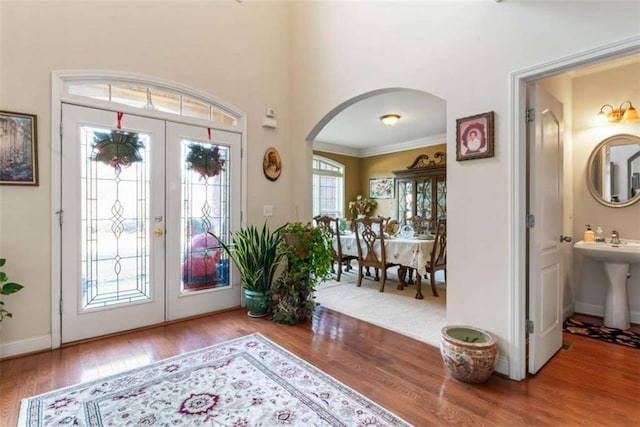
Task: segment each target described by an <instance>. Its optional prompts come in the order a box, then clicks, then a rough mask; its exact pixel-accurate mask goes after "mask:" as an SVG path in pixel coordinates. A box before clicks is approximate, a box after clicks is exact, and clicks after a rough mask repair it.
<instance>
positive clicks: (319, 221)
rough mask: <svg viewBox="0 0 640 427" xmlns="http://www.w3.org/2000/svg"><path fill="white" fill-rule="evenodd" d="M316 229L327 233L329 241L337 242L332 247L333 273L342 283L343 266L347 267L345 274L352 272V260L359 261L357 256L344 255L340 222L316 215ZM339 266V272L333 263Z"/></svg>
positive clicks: (336, 219)
mask: <svg viewBox="0 0 640 427" xmlns="http://www.w3.org/2000/svg"><path fill="white" fill-rule="evenodd" d="M313 219H314V220H315V222H316V227H320V229H321V230H322V231H323V232H324V233H325V235H326V236H327V238H328V239H329V241H331V242H335V243H334V244H332V245H331V272H332V273H335V274H336V280H337V281H338V282H339V281H340V276H341V275H342V265H343V264H344V265H345V272H346V271H349V270H351V268H352V267H351V264H350V261H351V260H356V259H358V257H357V256H353V255H344V254H343V253H342V242H341V241H340V220H339V219H338V218H332V217H330V216H327V215H316V216H314V217H313ZM334 262H335V263H337V264H338V271H337V273H336V270H335V269H334V267H333V263H334Z"/></svg>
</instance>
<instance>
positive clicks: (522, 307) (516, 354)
mask: <svg viewBox="0 0 640 427" xmlns="http://www.w3.org/2000/svg"><path fill="white" fill-rule="evenodd" d="M638 52H640V37H633V38H631V39H627V40H623V41H620V42H618V43H613V44H610V45H607V46H603V47H601V48H598V49H594V50H592V51H589V52H586V53H584V54H581V55H575V56H572V57H570V58H565V59H561V60H558V61H555V62H553V63H547V64H544V65H541V66H539V67H533V68H530V69H527V70H525V71H521V72H514V73H512V75H511V86H512V91H511V94H512V99H511V105H512V108H511V111H512V117H511V123H512V124H513V126H512V139H513V140H514V141H522V143H521V144H516V145H514V147H513V151H512V153H511V154H512V155H511V165H512V167H511V168H510V169H511V175H512V180H511V182H513V184H514V185H513V186H512V210H511V211H512V220H511V223H512V224H513V225H512V227H511V241H512V253H513V259H514V263H513V265H512V268H511V274H510V276H511V278H512V280H511V283H513V286H514V288H513V290H514V292H513V293H512V304H511V306H512V329H511V333H510V341H511V348H510V354H512V355H513V357H512V360H511V362H510V367H509V376H510V377H511V378H512V379H524V378H525V377H526V372H527V370H528V366H527V357H528V356H529V355H530V352H531V349H530V348H528V347H527V343H528V342H529V341H528V339H529V338H531V333H529V332H527V330H530V328H531V327H532V326H533V330H534V331H535V330H536V325H529V324H528V320H529V319H530V314H531V313H530V307H531V306H532V305H533V302H532V301H531V300H528V299H527V298H528V297H529V294H528V293H527V290H528V289H532V288H535V287H539V286H540V283H537V282H535V281H531V280H530V279H529V277H530V275H529V271H530V270H531V269H530V267H531V266H534V265H536V263H537V262H538V259H537V255H536V254H534V253H532V252H530V251H529V246H528V244H527V242H528V240H527V223H526V222H525V221H524V220H523V219H525V218H527V215H528V214H529V213H530V212H531V211H532V210H535V208H536V207H535V206H527V200H528V198H527V197H528V196H527V194H528V193H527V188H528V181H529V179H530V174H529V173H528V172H525V171H526V170H527V169H526V168H525V166H527V165H528V166H529V167H530V168H531V170H533V169H534V165H533V164H529V163H530V161H531V158H530V155H529V154H528V150H527V148H528V146H529V145H528V141H529V138H528V134H527V119H526V114H525V112H526V110H527V107H528V106H527V103H526V100H527V96H526V90H527V86H528V85H530V84H533V83H538V82H540V81H543V80H544V79H547V78H549V77H552V76H557V75H560V74H562V73H565V72H569V71H573V70H579V69H582V68H583V67H585V66H589V65H595V64H604V63H607V62H615V61H616V60H618V59H619V58H622V57H625V56H628V55H631V54H637V53H638ZM601 104H602V102H601ZM575 108H576V106H575V105H574V106H573V109H575ZM595 112H597V110H596V111H595ZM595 112H593V113H592V114H595ZM573 120H574V127H575V120H576V118H575V117H574V118H573ZM565 136H567V134H566V132H565ZM571 136H572V135H570V134H569V137H571ZM565 139H567V138H565ZM573 164H574V165H577V163H576V162H573ZM572 175H573V176H576V177H577V176H578V175H577V174H576V172H575V171H572ZM577 185H578V183H577V182H576V183H574V185H573V186H572V189H573V188H577ZM534 191H535V190H534ZM570 194H573V191H571V192H570ZM573 206H574V203H571V208H572V209H573ZM574 223H575V226H574ZM581 224H582V223H578V221H577V220H574V212H573V210H570V211H569V213H568V214H567V215H565V218H563V230H564V231H563V233H561V234H560V235H558V236H556V237H557V239H560V238H561V237H563V236H564V235H565V234H566V235H569V236H572V235H573V236H578V234H579V233H578V232H577V229H578V227H579V226H580V225H581ZM534 227H535V226H534ZM565 248H566V249H565V251H564V252H565V253H564V254H563V263H565V264H569V265H570V264H571V260H570V257H571V253H570V252H571V251H570V248H569V245H567V246H565ZM566 252H568V254H567V253H566ZM567 256H568V257H569V261H567V260H566V259H565V258H566V257H567ZM568 270H569V271H571V270H572V265H571V266H570V268H569V269H568ZM564 279H565V278H563V282H564V285H563V288H562V296H561V297H562V298H563V299H564V300H565V304H563V306H562V312H563V314H562V316H561V317H563V316H564V315H565V314H566V312H567V311H568V310H571V309H573V307H569V306H568V304H567V303H566V302H567V300H568V299H571V302H572V303H573V296H574V294H573V292H575V283H574V284H571V283H570V282H567V281H566V280H564ZM528 280H529V282H528ZM527 283H528V285H529V288H527ZM567 284H569V286H567ZM536 303H537V304H538V306H540V304H539V303H540V301H536ZM538 326H540V325H538ZM533 333H535V332H533ZM560 333H561V332H560ZM559 342H560V345H561V339H560V341H559ZM558 348H559V347H558Z"/></svg>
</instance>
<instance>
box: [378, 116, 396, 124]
mask: <svg viewBox="0 0 640 427" xmlns="http://www.w3.org/2000/svg"><path fill="white" fill-rule="evenodd" d="M380 120H382V123H384V124H385V125H387V126H393V125H395V124H396V123H398V120H400V116H399V115H398V114H385V115H384V116H382V117H380Z"/></svg>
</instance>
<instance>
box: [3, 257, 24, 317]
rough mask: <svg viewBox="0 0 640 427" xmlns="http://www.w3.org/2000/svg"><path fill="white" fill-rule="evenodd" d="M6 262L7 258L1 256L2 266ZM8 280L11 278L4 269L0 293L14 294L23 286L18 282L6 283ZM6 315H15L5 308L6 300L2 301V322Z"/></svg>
mask: <svg viewBox="0 0 640 427" xmlns="http://www.w3.org/2000/svg"><path fill="white" fill-rule="evenodd" d="M6 262H7V260H6V259H4V258H0V267H2V266H3V265H4V264H5V263H6ZM8 280H9V278H8V277H7V274H6V273H5V272H4V271H0V295H10V294H14V293H16V292H18V291H19V290H20V289H22V288H23V286H22V285H19V284H17V283H13V282H9V283H4V282H7V281H8ZM5 317H13V314H12V313H10V312H9V311H7V310H5V308H4V301H0V322H2V319H4V318H5Z"/></svg>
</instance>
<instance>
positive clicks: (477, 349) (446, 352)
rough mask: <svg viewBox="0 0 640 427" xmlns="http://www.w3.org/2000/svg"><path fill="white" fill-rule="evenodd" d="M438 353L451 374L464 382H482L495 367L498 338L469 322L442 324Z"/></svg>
mask: <svg viewBox="0 0 640 427" xmlns="http://www.w3.org/2000/svg"><path fill="white" fill-rule="evenodd" d="M440 354H441V355H442V361H443V362H444V365H445V366H446V367H447V369H448V370H449V372H450V373H451V376H452V377H454V378H456V379H458V380H460V381H464V382H467V383H483V382H486V381H487V380H488V379H489V377H490V376H491V374H492V373H493V370H494V369H495V367H496V363H497V361H498V340H497V338H496V337H495V336H494V335H493V334H491V333H489V332H487V331H483V330H482V329H478V328H475V327H473V326H445V327H444V328H442V340H441V342H440Z"/></svg>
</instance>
